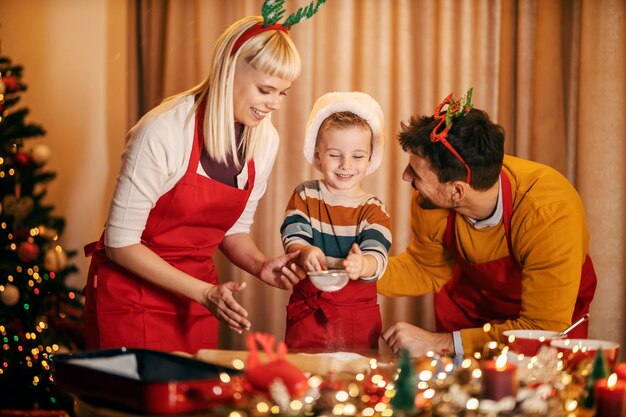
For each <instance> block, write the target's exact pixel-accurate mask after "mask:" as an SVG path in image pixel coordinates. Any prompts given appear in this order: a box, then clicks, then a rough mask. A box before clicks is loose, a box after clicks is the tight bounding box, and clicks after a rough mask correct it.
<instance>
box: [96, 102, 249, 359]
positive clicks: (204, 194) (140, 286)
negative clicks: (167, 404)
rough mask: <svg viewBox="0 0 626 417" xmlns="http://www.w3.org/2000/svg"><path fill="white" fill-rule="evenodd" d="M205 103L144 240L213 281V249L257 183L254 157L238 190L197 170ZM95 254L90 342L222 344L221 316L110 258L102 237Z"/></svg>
mask: <svg viewBox="0 0 626 417" xmlns="http://www.w3.org/2000/svg"><path fill="white" fill-rule="evenodd" d="M204 109H205V103H202V104H201V105H200V106H199V108H198V110H197V112H196V117H195V131H194V145H193V147H192V152H191V157H190V160H189V166H188V167H187V171H186V172H185V174H184V176H183V177H182V178H181V180H180V181H179V182H178V183H177V184H176V185H175V186H174V188H172V189H171V190H170V191H168V192H167V193H166V194H164V195H162V196H161V197H160V198H159V200H158V201H157V203H156V205H155V207H154V208H153V209H152V210H151V211H150V215H149V216H148V220H147V222H146V227H145V229H144V232H143V235H142V237H141V242H142V244H143V245H145V246H147V247H148V248H150V249H151V250H152V251H154V252H155V253H157V254H158V255H159V256H161V257H162V258H163V259H164V260H165V261H167V262H169V263H170V264H171V265H173V266H174V267H176V268H178V269H180V270H181V271H184V272H186V273H188V274H189V275H191V276H193V277H195V278H197V279H200V280H202V281H205V282H209V283H211V284H217V282H218V277H217V274H216V272H215V265H214V263H213V254H214V253H215V251H216V249H217V248H218V246H219V245H220V244H221V242H222V240H223V239H224V234H225V233H226V231H228V230H229V229H230V228H231V227H232V226H233V224H235V222H236V221H237V219H238V218H239V216H240V215H241V213H242V212H243V210H244V208H245V206H246V203H247V201H248V198H249V196H250V192H251V191H252V187H253V185H254V177H255V169H254V161H249V162H248V184H247V185H246V187H245V188H244V189H243V190H241V189H237V188H234V187H231V186H228V185H226V184H222V183H220V182H218V181H215V180H212V179H210V178H208V177H205V176H202V175H200V174H198V173H197V172H196V170H197V168H198V164H199V161H200V156H201V153H202V149H203V144H204V139H203V132H202V126H203V119H204ZM85 253H86V254H87V256H90V255H91V256H93V258H92V261H91V265H90V268H89V274H88V279H87V286H86V287H85V296H86V298H85V332H86V340H87V347H88V348H92V349H98V348H110V347H122V346H126V347H139V348H149V349H156V350H162V351H184V352H189V353H195V352H196V351H197V350H198V349H201V348H216V347H217V334H218V329H217V318H216V317H215V316H213V315H212V314H211V313H210V312H209V311H208V310H207V308H206V307H204V306H202V305H200V304H198V303H197V302H195V301H192V300H191V299H188V298H187V297H183V296H180V295H178V294H175V293H172V292H169V291H166V290H164V289H162V288H160V287H157V286H155V285H152V284H150V283H148V282H146V281H145V280H143V279H142V278H140V277H138V276H137V275H135V274H133V273H131V272H129V271H127V270H126V269H124V268H122V267H121V266H119V265H117V264H115V263H114V262H112V261H110V260H109V259H108V258H107V257H106V254H105V252H104V243H103V237H101V238H100V240H99V241H98V242H95V243H92V244H90V245H87V246H86V247H85Z"/></svg>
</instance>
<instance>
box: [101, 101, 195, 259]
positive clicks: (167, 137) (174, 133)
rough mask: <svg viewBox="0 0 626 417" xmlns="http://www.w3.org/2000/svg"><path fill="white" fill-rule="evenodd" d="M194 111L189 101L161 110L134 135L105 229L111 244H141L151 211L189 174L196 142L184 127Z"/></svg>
mask: <svg viewBox="0 0 626 417" xmlns="http://www.w3.org/2000/svg"><path fill="white" fill-rule="evenodd" d="M188 110H189V108H188V106H187V105H186V104H185V103H184V102H181V103H180V104H178V105H176V104H175V103H170V104H168V105H161V106H159V107H158V108H156V109H155V110H153V111H151V112H150V113H148V114H147V115H146V116H144V118H142V120H141V121H140V122H139V123H138V124H137V125H136V126H135V127H133V128H132V129H131V130H130V132H129V133H128V138H127V144H126V148H125V150H124V152H123V154H122V167H121V170H120V173H119V175H118V178H117V185H116V188H115V191H114V194H113V199H112V201H111V206H110V209H109V215H108V218H107V223H106V227H105V245H107V246H110V247H124V246H128V245H132V244H135V243H139V242H140V241H141V235H142V233H143V230H144V228H145V226H146V222H147V220H148V216H149V214H150V210H152V208H154V206H155V205H156V202H157V200H158V199H159V198H160V197H161V196H162V195H163V194H165V193H166V192H167V191H168V190H169V189H171V188H172V187H173V186H174V185H175V184H176V183H177V182H178V181H179V180H180V178H181V177H182V176H183V175H184V173H185V169H186V167H187V164H188V163H189V157H188V154H189V153H190V149H191V146H192V141H193V131H192V132H191V133H189V132H188V129H187V128H183V127H182V126H184V120H185V118H186V116H187V114H188ZM191 125H192V130H193V123H191Z"/></svg>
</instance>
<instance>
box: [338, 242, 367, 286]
mask: <svg viewBox="0 0 626 417" xmlns="http://www.w3.org/2000/svg"><path fill="white" fill-rule="evenodd" d="M364 258H365V257H364V256H363V253H362V252H361V248H359V245H357V244H356V243H353V244H352V247H351V248H350V252H349V253H348V256H347V257H346V259H344V261H343V267H344V268H345V269H346V272H347V273H348V277H350V279H359V278H361V276H362V275H363V270H364V269H365V259H364Z"/></svg>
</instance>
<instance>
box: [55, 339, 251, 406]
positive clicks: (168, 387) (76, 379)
mask: <svg viewBox="0 0 626 417" xmlns="http://www.w3.org/2000/svg"><path fill="white" fill-rule="evenodd" d="M52 363H53V366H54V374H55V378H56V383H57V385H58V387H59V388H60V389H62V390H64V391H67V392H69V393H72V394H75V395H77V396H79V397H80V398H82V399H86V400H93V401H96V402H98V403H100V404H106V406H107V407H116V406H117V407H121V408H127V409H130V410H134V411H138V412H140V413H146V414H180V413H188V412H195V411H202V410H209V409H212V408H214V407H216V406H228V405H229V404H231V403H233V402H235V401H236V400H237V399H238V398H240V397H241V393H242V388H241V382H242V375H241V372H239V371H237V370H234V369H228V368H224V367H222V366H218V365H214V364H210V363H207V362H203V361H199V360H196V359H193V358H190V357H184V356H180V355H176V354H171V353H165V352H159V351H155V350H149V349H135V348H132V349H131V348H119V349H108V350H99V351H92V352H80V353H70V354H55V355H53V356H52Z"/></svg>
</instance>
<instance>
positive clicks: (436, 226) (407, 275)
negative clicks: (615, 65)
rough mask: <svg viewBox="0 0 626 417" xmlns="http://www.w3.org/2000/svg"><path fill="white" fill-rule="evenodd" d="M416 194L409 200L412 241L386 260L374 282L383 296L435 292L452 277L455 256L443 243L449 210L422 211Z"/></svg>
mask: <svg viewBox="0 0 626 417" xmlns="http://www.w3.org/2000/svg"><path fill="white" fill-rule="evenodd" d="M416 193H417V191H415V192H414V193H413V197H412V203H411V232H412V237H411V241H410V242H409V245H408V247H407V249H406V251H405V252H403V253H401V254H399V255H397V256H392V257H391V258H390V259H389V265H388V266H387V269H386V271H385V273H384V274H383V276H382V277H381V278H380V279H379V280H378V282H377V289H378V292H379V293H380V294H382V295H386V296H390V297H400V296H412V295H421V294H426V293H429V292H432V291H437V290H438V289H439V288H441V287H442V286H443V285H444V284H445V283H446V282H447V281H448V280H449V279H450V278H452V272H453V270H454V258H453V256H452V254H451V253H450V252H449V251H448V250H447V249H445V247H444V245H443V242H442V236H443V232H444V230H445V227H446V216H447V212H448V211H447V210H423V209H422V208H420V206H419V204H418V202H417V201H418V199H417V198H416V197H417V194H416Z"/></svg>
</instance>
